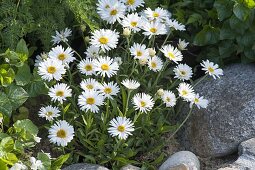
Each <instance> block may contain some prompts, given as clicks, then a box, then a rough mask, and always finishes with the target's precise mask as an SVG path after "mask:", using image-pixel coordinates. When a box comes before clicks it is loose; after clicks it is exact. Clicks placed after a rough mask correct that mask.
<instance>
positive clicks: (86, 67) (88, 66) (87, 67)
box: [85, 64, 93, 71]
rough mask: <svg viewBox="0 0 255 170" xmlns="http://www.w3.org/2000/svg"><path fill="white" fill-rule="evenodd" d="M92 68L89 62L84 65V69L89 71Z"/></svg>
mask: <svg viewBox="0 0 255 170" xmlns="http://www.w3.org/2000/svg"><path fill="white" fill-rule="evenodd" d="M92 69H93V67H92V65H91V64H87V65H86V66H85V70H86V71H91V70H92Z"/></svg>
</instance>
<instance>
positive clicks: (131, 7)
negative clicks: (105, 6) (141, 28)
mask: <svg viewBox="0 0 255 170" xmlns="http://www.w3.org/2000/svg"><path fill="white" fill-rule="evenodd" d="M121 1H122V2H123V3H125V5H126V6H127V10H128V11H135V10H136V9H137V8H138V7H143V4H144V1H143V0H121Z"/></svg>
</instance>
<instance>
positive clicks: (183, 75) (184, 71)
mask: <svg viewBox="0 0 255 170" xmlns="http://www.w3.org/2000/svg"><path fill="white" fill-rule="evenodd" d="M174 74H175V76H174V78H178V79H179V80H182V81H184V80H189V79H190V78H191V77H192V75H193V72H192V68H191V67H190V66H188V65H187V64H179V65H178V66H176V67H175V68H174Z"/></svg>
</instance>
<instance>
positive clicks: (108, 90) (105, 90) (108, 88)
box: [104, 87, 112, 94]
mask: <svg viewBox="0 0 255 170" xmlns="http://www.w3.org/2000/svg"><path fill="white" fill-rule="evenodd" d="M104 92H105V93H106V94H110V93H111V92H112V89H111V88H110V87H106V88H105V89H104Z"/></svg>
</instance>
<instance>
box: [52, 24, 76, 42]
mask: <svg viewBox="0 0 255 170" xmlns="http://www.w3.org/2000/svg"><path fill="white" fill-rule="evenodd" d="M71 35H72V31H71V30H70V29H69V28H65V29H64V30H62V31H60V32H58V31H56V35H55V36H51V37H52V40H51V41H52V42H53V45H55V44H59V43H60V42H61V41H63V42H67V41H68V39H67V38H68V37H70V36H71Z"/></svg>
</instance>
